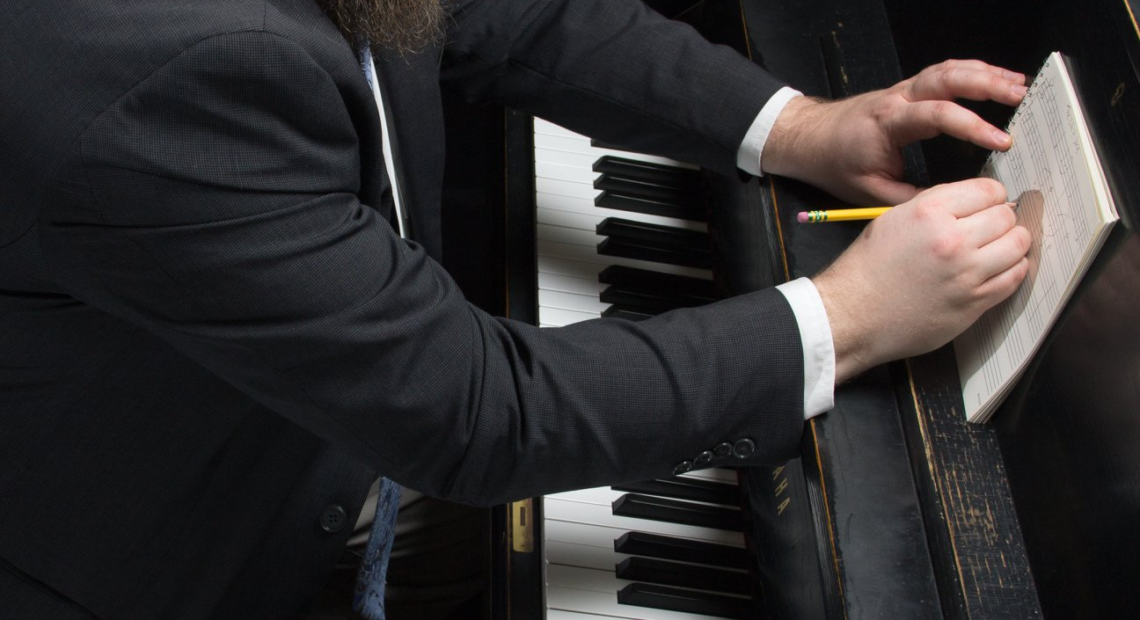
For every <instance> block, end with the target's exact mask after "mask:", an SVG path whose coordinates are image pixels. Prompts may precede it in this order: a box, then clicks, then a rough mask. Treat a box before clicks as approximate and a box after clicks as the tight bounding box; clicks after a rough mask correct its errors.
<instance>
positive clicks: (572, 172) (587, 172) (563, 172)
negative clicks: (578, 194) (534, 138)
mask: <svg viewBox="0 0 1140 620" xmlns="http://www.w3.org/2000/svg"><path fill="white" fill-rule="evenodd" d="M590 165H591V166H592V165H593V164H590ZM534 176H535V178H538V179H555V180H561V181H571V182H574V183H582V184H584V185H589V186H590V187H591V188H592V187H593V185H594V180H595V179H597V178H598V177H599V176H601V175H600V174H599V173H597V172H594V171H593V170H592V169H591V168H590V166H572V165H566V164H562V163H555V162H544V161H536V162H534Z"/></svg>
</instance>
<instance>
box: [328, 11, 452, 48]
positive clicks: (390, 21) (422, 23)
mask: <svg viewBox="0 0 1140 620" xmlns="http://www.w3.org/2000/svg"><path fill="white" fill-rule="evenodd" d="M317 3H318V4H320V5H321V8H322V9H324V11H325V13H326V14H328V16H329V18H330V19H332V21H333V23H334V24H336V26H337V28H339V29H340V31H341V33H342V34H343V35H344V36H345V38H347V39H348V40H349V42H351V43H352V45H353V46H354V47H358V46H360V45H361V44H363V43H367V44H368V45H370V46H372V47H374V48H375V47H383V48H386V49H389V50H393V51H396V52H399V53H401V54H406V53H412V52H417V51H420V50H423V49H424V48H426V47H427V46H429V45H431V44H433V43H438V42H439V41H440V40H441V39H442V38H443V18H444V10H443V2H442V0H317Z"/></svg>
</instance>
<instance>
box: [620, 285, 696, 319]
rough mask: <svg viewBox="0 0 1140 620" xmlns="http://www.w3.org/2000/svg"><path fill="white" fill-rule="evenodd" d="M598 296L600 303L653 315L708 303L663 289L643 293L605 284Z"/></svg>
mask: <svg viewBox="0 0 1140 620" xmlns="http://www.w3.org/2000/svg"><path fill="white" fill-rule="evenodd" d="M598 298H599V299H600V300H601V301H602V303H606V304H614V305H616V306H621V307H622V308H626V309H628V310H632V311H635V312H643V313H645V314H654V315H656V314H661V313H662V312H668V311H670V310H675V309H677V308H691V307H693V306H702V305H704V304H706V303H708V302H707V301H701V300H698V299H692V298H689V297H676V296H673V295H669V294H668V292H664V291H663V292H660V293H645V292H642V291H630V290H625V289H621V288H618V287H616V286H607V287H606V289H605V290H603V291H602V292H601V294H600V295H599V296H598Z"/></svg>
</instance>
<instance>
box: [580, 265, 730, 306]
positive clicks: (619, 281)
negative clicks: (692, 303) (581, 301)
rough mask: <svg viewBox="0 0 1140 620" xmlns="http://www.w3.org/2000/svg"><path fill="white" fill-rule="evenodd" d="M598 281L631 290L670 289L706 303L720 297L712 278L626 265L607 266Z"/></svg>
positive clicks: (677, 294) (673, 292) (675, 293)
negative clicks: (707, 278) (680, 274)
mask: <svg viewBox="0 0 1140 620" xmlns="http://www.w3.org/2000/svg"><path fill="white" fill-rule="evenodd" d="M598 281H599V282H601V283H602V284H612V285H614V286H619V287H621V288H623V289H630V290H638V291H646V292H653V291H669V292H670V293H672V294H673V295H676V296H683V297H692V298H694V299H702V300H705V302H706V303H708V302H713V301H716V300H717V299H719V298H720V296H719V295H717V292H716V285H715V284H713V282H712V281H711V280H702V279H700V278H691V277H689V276H679V275H676V274H672V273H661V272H658V271H649V270H647V269H638V268H636V267H626V266H625V265H611V266H609V267H606V268H605V269H603V270H602V271H601V273H599V274H598Z"/></svg>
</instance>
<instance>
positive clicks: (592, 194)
mask: <svg viewBox="0 0 1140 620" xmlns="http://www.w3.org/2000/svg"><path fill="white" fill-rule="evenodd" d="M534 189H535V191H537V192H541V193H543V194H554V195H556V196H569V197H571V198H585V199H587V200H589V201H590V202H591V204H592V203H593V200H594V198H596V197H597V196H598V194H601V193H602V192H601V190H597V189H594V185H593V184H592V183H579V182H576V181H563V180H561V179H549V178H542V177H535V179H534Z"/></svg>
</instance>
